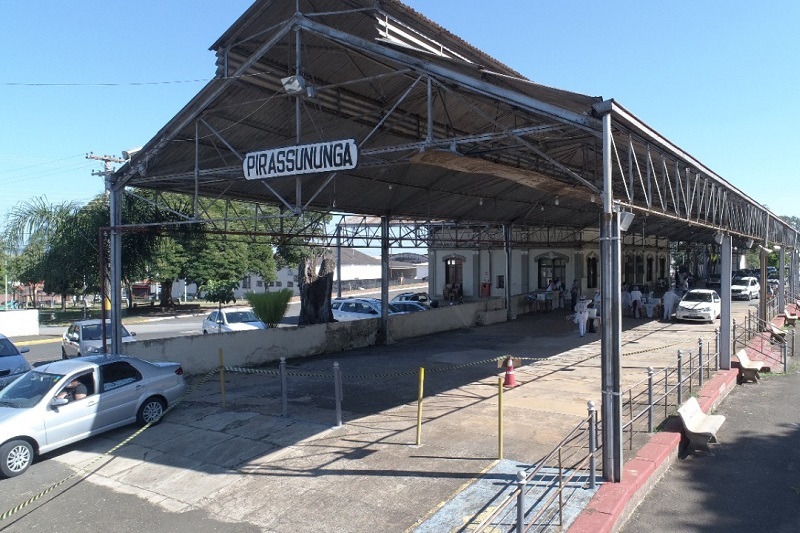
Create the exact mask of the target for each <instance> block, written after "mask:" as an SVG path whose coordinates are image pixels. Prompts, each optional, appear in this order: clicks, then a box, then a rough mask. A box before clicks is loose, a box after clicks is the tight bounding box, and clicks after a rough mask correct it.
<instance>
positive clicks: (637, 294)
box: [631, 285, 642, 318]
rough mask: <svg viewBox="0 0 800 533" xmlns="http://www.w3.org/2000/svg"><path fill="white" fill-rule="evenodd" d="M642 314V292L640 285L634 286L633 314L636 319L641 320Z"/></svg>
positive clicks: (632, 292)
mask: <svg viewBox="0 0 800 533" xmlns="http://www.w3.org/2000/svg"><path fill="white" fill-rule="evenodd" d="M641 312H642V291H640V290H639V286H638V285H634V286H633V290H632V291H631V314H632V315H633V316H634V318H639V317H640V315H641Z"/></svg>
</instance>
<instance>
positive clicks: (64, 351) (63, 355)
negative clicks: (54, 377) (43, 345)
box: [61, 346, 69, 359]
mask: <svg viewBox="0 0 800 533" xmlns="http://www.w3.org/2000/svg"><path fill="white" fill-rule="evenodd" d="M61 359H69V356H67V351H66V350H65V349H64V347H63V346H62V347H61Z"/></svg>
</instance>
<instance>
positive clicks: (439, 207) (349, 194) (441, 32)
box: [116, 0, 754, 239]
mask: <svg viewBox="0 0 800 533" xmlns="http://www.w3.org/2000/svg"><path fill="white" fill-rule="evenodd" d="M299 7H300V12H299V13H296V9H295V2H286V1H278V0H261V1H257V2H255V3H254V4H253V5H252V6H251V7H250V8H249V9H248V10H247V11H246V12H245V13H244V14H243V15H242V16H241V17H240V18H239V19H238V20H237V21H236V22H235V23H234V24H233V25H232V26H231V28H230V29H229V30H228V31H226V32H225V33H224V34H223V35H222V36H221V37H220V38H219V39H218V40H217V41H216V42H215V43H214V44H213V46H212V49H213V50H215V51H216V53H217V67H218V68H217V73H218V76H219V77H218V78H216V79H214V80H213V81H211V82H210V83H208V84H207V85H206V87H204V88H203V89H202V90H201V91H200V92H199V93H198V94H197V96H195V98H193V99H192V101H190V102H189V103H188V104H187V105H186V106H185V107H184V109H182V110H181V111H180V112H179V113H178V114H177V115H176V116H175V118H173V120H171V121H170V122H169V123H168V124H167V125H165V126H164V128H162V129H161V131H159V132H158V133H157V134H156V135H155V136H154V137H153V139H152V140H150V141H149V142H148V143H147V144H146V145H145V147H144V149H143V150H142V151H140V152H139V153H137V154H136V155H135V156H134V158H133V160H132V161H131V163H130V164H129V165H125V166H123V167H122V168H121V169H120V170H119V171H118V172H117V174H116V175H117V177H118V178H119V183H120V184H124V185H127V186H137V187H144V188H152V189H161V190H168V191H175V192H183V193H187V194H195V193H197V194H199V195H201V196H207V197H211V198H219V197H225V198H231V199H238V200H246V201H255V202H263V203H270V204H278V205H283V206H284V207H286V208H289V209H294V210H295V211H297V212H299V211H302V210H321V211H337V212H346V213H357V214H362V215H372V216H383V215H389V216H391V217H395V218H405V219H416V220H431V219H438V220H453V221H458V222H470V221H475V222H489V223H498V224H507V223H514V224H518V225H550V226H554V225H562V226H563V225H568V226H573V227H578V228H580V227H596V226H597V223H598V217H599V214H600V207H601V205H600V203H599V201H598V198H597V197H596V195H597V194H598V191H599V190H600V189H602V130H601V122H600V120H599V119H598V118H597V116H596V113H595V110H594V106H595V105H597V104H600V103H601V102H602V99H601V98H600V97H594V96H587V95H582V94H577V93H574V92H569V91H564V90H559V89H555V88H552V87H546V86H543V85H539V84H536V83H534V82H532V81H530V80H527V79H525V78H524V77H522V76H521V75H520V74H519V73H517V72H516V71H514V70H513V69H511V68H509V67H508V66H506V65H504V64H503V63H501V62H499V61H497V60H496V59H494V58H492V57H490V56H488V55H487V54H485V53H483V52H482V51H480V50H478V49H476V48H475V47H473V46H471V45H469V43H467V42H465V41H464V40H462V39H460V38H458V37H457V36H455V35H453V34H451V33H450V32H448V31H447V30H445V29H444V28H442V27H441V26H439V25H438V24H436V23H434V22H432V21H430V20H428V19H427V18H425V17H423V16H422V15H420V14H419V13H417V12H416V11H414V10H413V9H410V8H409V7H407V6H405V5H404V4H402V3H401V2H398V1H396V0H378V1H376V0H314V1H311V0H300V2H299ZM298 35H299V36H300V42H299V46H298V42H297V36H298ZM297 50H299V51H300V55H299V60H298V59H297V58H296V57H295V53H296V51H297ZM298 66H299V69H300V72H301V73H302V76H303V78H304V79H305V83H306V85H307V86H308V87H311V88H312V89H313V92H312V93H309V94H310V95H309V94H306V93H303V96H302V97H300V98H296V97H295V96H291V95H289V94H287V93H286V91H285V90H284V89H283V87H282V83H281V79H282V78H285V77H288V76H291V75H293V74H295V73H296V68H297V67H298ZM429 80H430V85H429ZM429 96H430V99H429ZM429 102H430V107H429ZM298 119H299V124H298ZM628 126H630V125H629V124H625V127H628ZM631 132H632V133H631ZM616 133H617V134H619V135H620V138H621V141H620V142H623V143H624V140H622V139H624V137H623V136H630V137H631V138H634V137H635V138H637V139H644V142H642V144H641V145H642V146H647V147H648V148H647V149H648V150H649V149H650V148H649V146H650V145H649V144H647V141H652V145H653V146H655V147H657V148H659V149H663V150H664V151H669V150H672V151H673V152H678V151H677V150H676V149H675V148H674V147H673V146H672V145H669V144H668V143H665V142H662V141H663V139H661V138H660V137H659V138H656V137H655V136H653V137H652V138H649V137H648V132H647V131H639V130H635V129H631V130H628V131H616ZM340 139H354V140H355V142H356V143H357V144H358V145H359V156H358V157H359V161H358V165H357V166H356V167H355V168H354V169H352V170H341V171H339V172H335V173H330V172H320V173H316V174H306V175H303V176H299V177H298V176H285V177H277V178H270V179H268V180H246V179H244V176H243V174H244V173H243V171H242V157H243V156H244V155H245V154H247V153H249V152H255V151H261V150H265V149H272V148H279V147H286V146H293V145H302V144H309V143H319V142H325V141H333V140H340ZM619 148H620V150H622V151H624V150H625V147H619ZM635 150H637V151H639V153H637V154H636V157H637V158H639V160H641V161H645V160H646V159H647V156H648V154H646V153H645V152H643V151H642V150H643V148H635ZM677 156H678V157H681V156H682V154H680V153H678V154H677ZM622 157H626V156H624V154H623V156H622ZM677 161H678V160H677V159H676V164H675V166H676V167H677V166H678V163H677ZM681 161H682V160H681ZM627 179H628V178H627V177H626V178H624V179H621V180H619V181H618V183H615V185H614V187H615V190H614V194H615V197H618V198H625V197H627V198H628V199H629V201H630V203H631V204H637V203H638V204H639V205H641V206H642V209H646V210H647V211H648V212H649V214H652V215H654V216H650V217H643V218H644V220H643V221H642V224H644V225H643V226H642V228H641V230H642V231H643V232H646V233H654V234H660V235H663V236H669V237H670V238H673V239H685V238H688V237H690V236H695V237H697V235H698V233H697V231H693V230H691V228H690V226H691V225H692V224H693V223H694V222H696V221H694V220H693V219H692V217H691V216H689V215H687V216H685V217H674V216H666V217H661V216H659V215H660V214H661V213H659V212H658V210H657V209H656V208H657V206H654V205H652V204H653V202H652V201H650V200H647V201H644V200H642V199H641V198H634V197H633V196H632V195H631V191H630V190H628V185H627V183H625V180H627ZM630 179H631V186H635V185H636V183H635V180H634V179H633V176H631V178H630ZM710 179H712V180H715V181H714V183H713V184H714V185H715V186H717V185H719V186H721V187H722V186H725V187H727V189H729V190H731V191H732V192H733V193H734V194H733V195H732V196H731V197H733V196H736V197H741V199H742V202H744V203H749V204H753V203H754V202H752V201H751V200H750V199H748V198H745V197H743V196H741V195H738V194H736V193H737V191H735V189H733V188H731V187H729V186H727V184H724V183H723V182H722V181H721V179H720V178H718V177H717V176H715V175H712V176H711V178H710ZM687 180H688V178H687ZM685 189H687V190H688V185H687V187H685ZM684 192H685V191H684ZM693 194H694V193H693ZM696 194H698V195H699V193H696ZM726 198H727V197H726ZM689 200H691V199H689ZM670 201H671V202H673V203H675V204H676V205H675V206H672V204H669V205H668V204H667V203H663V205H664V206H665V208H664V210H663V211H664V213H665V214H667V215H669V214H670V213H669V212H668V211H669V210H670V209H679V208H680V205H678V204H679V201H680V199H678V200H676V199H674V198H673V199H672V200H670ZM706 201H708V199H707V198H706ZM698 209H699V208H698ZM699 218H700V217H698V219H699ZM708 235H710V233H709V234H708ZM708 238H710V237H708Z"/></svg>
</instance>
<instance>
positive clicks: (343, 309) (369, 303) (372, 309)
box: [331, 298, 403, 322]
mask: <svg viewBox="0 0 800 533" xmlns="http://www.w3.org/2000/svg"><path fill="white" fill-rule="evenodd" d="M331 311H332V312H333V318H335V319H336V320H338V321H340V322H345V321H348V320H359V319H362V318H378V317H379V316H381V301H380V300H378V299H376V298H342V299H336V300H334V301H333V302H331ZM388 312H389V315H396V314H402V313H403V311H400V310H399V309H398V308H396V307H395V306H394V304H393V303H389V309H388Z"/></svg>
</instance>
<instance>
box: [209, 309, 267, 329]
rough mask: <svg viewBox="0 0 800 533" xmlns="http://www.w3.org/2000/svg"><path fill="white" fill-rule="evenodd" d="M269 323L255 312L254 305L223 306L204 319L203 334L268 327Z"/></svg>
mask: <svg viewBox="0 0 800 533" xmlns="http://www.w3.org/2000/svg"><path fill="white" fill-rule="evenodd" d="M267 327H268V326H267V325H266V324H265V323H264V322H262V321H261V319H260V318H258V316H256V314H255V313H254V312H253V308H252V307H223V308H222V309H220V310H219V311H211V312H210V313H209V314H208V316H206V317H205V318H204V319H203V335H207V334H209V333H230V332H232V331H249V330H254V329H267Z"/></svg>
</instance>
